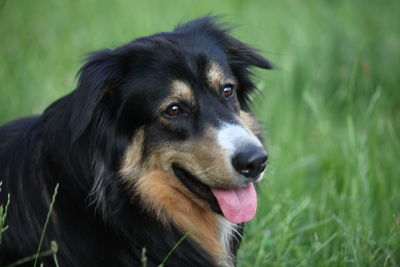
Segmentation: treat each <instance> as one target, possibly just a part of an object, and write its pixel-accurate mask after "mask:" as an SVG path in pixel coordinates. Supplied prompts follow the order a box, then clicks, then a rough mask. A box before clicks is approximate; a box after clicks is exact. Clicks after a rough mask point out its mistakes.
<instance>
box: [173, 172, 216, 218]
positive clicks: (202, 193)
mask: <svg viewBox="0 0 400 267" xmlns="http://www.w3.org/2000/svg"><path fill="white" fill-rule="evenodd" d="M172 169H173V170H174V173H175V176H176V177H178V179H179V181H181V183H182V184H183V185H184V186H186V188H187V189H189V191H190V192H192V193H193V194H194V195H195V196H196V197H198V198H200V199H202V200H204V201H206V202H207V204H208V205H209V206H210V208H211V209H212V210H213V211H214V212H216V213H218V214H221V215H222V211H221V208H220V207H219V205H218V202H217V199H216V198H215V197H214V195H213V193H212V192H211V188H210V187H209V186H208V185H206V184H204V183H202V182H200V180H199V179H197V178H196V177H194V176H193V175H192V174H190V173H189V172H188V171H186V170H185V169H183V168H181V167H179V166H178V165H176V164H173V165H172Z"/></svg>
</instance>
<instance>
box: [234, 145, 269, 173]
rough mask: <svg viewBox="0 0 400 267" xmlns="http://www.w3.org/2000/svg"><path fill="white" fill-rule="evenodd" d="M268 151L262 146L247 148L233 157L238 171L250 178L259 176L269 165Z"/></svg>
mask: <svg viewBox="0 0 400 267" xmlns="http://www.w3.org/2000/svg"><path fill="white" fill-rule="evenodd" d="M267 159H268V155H267V153H266V152H265V151H264V150H263V149H261V148H258V147H256V148H247V149H244V150H242V151H240V152H239V153H237V154H236V155H235V156H234V157H233V158H232V165H233V167H234V168H235V169H236V171H237V172H238V173H240V174H242V175H244V176H246V177H248V178H257V177H258V175H259V174H260V173H262V172H263V171H264V170H265V167H266V166H267Z"/></svg>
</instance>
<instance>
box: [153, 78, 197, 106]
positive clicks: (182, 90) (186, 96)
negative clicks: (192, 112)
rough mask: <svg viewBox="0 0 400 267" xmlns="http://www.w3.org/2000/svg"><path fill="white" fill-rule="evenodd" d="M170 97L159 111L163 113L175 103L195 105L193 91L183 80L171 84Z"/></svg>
mask: <svg viewBox="0 0 400 267" xmlns="http://www.w3.org/2000/svg"><path fill="white" fill-rule="evenodd" d="M169 88H170V95H169V96H168V97H167V98H166V99H165V100H164V101H163V103H162V104H161V105H160V108H159V111H160V112H162V111H163V110H165V109H166V108H168V106H169V105H171V104H172V103H173V102H179V101H185V102H187V103H188V104H190V105H195V98H194V95H193V91H192V89H191V88H190V86H189V84H188V83H186V82H184V81H182V80H174V81H172V82H171V84H170V86H169Z"/></svg>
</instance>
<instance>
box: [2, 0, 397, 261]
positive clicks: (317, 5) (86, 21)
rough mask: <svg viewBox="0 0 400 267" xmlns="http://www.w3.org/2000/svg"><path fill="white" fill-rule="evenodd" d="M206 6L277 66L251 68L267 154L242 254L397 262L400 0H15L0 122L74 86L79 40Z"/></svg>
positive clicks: (108, 41)
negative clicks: (267, 164) (256, 206)
mask: <svg viewBox="0 0 400 267" xmlns="http://www.w3.org/2000/svg"><path fill="white" fill-rule="evenodd" d="M0 2H4V1H0ZM210 12H211V13H213V14H226V15H228V16H227V17H226V18H225V20H226V21H228V22H232V23H234V24H238V25H241V26H240V27H237V28H235V29H234V34H235V36H237V37H238V38H239V39H241V40H244V41H246V42H248V43H250V44H252V45H253V46H255V47H256V48H259V49H261V50H262V51H263V54H264V55H265V56H266V57H268V58H269V59H271V61H273V62H274V63H275V65H276V69H275V70H274V71H269V72H262V71H257V72H256V76H255V78H256V81H257V84H258V86H259V88H260V90H261V93H259V94H257V95H256V97H255V98H254V105H253V107H254V111H255V112H256V114H257V115H258V116H259V117H260V118H261V119H262V121H263V124H264V126H265V129H266V134H265V137H266V140H267V144H268V148H269V151H270V155H271V157H270V158H271V161H270V162H271V165H270V169H269V171H268V173H267V175H266V177H265V178H266V179H264V181H263V182H262V184H261V185H260V189H261V190H260V191H261V193H260V194H259V211H258V215H257V218H256V219H255V220H254V221H252V222H251V223H249V224H248V227H247V231H246V233H245V236H244V242H243V245H242V247H241V250H240V253H239V266H400V1H396V0H393V1H384V0H382V1H361V0H359V1H358V0H353V1H349V0H337V1H328V0H325V1H324V0H314V1H313V0H309V1H299V0H297V1H296V0H276V1H240V0H235V1H211V0H206V1H196V2H195V1H189V0H188V1H166V0H165V1H154V0H150V1H141V2H139V1H94V0H85V1H77V0H70V1H66V0H65V1H63V0H58V1H44V0H35V1H28V0H19V1H17V0H13V1H12V0H9V1H7V2H5V4H4V5H3V7H2V9H1V10H0V80H1V83H0V122H1V123H3V122H6V121H8V120H11V119H15V118H17V117H20V116H23V115H28V114H32V113H40V112H41V111H42V110H43V109H44V108H45V107H46V106H47V105H48V104H50V103H51V102H52V101H53V100H55V99H57V98H58V97H60V96H62V95H64V94H66V93H67V92H69V91H71V90H72V89H74V86H75V82H76V80H75V73H76V71H77V70H78V68H79V66H80V64H81V63H82V58H83V55H84V53H85V52H88V51H92V50H96V49H100V48H104V47H116V46H117V45H119V44H122V43H124V42H127V41H128V40H131V39H134V38H136V37H139V36H143V35H148V34H151V33H154V32H158V31H167V30H170V29H172V27H173V26H174V25H175V24H176V23H177V22H183V21H185V20H188V19H191V18H194V17H196V16H200V15H204V14H207V13H210ZM0 164H1V163H0ZM11 201H12V198H11ZM9 227H12V225H9Z"/></svg>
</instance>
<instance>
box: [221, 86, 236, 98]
mask: <svg viewBox="0 0 400 267" xmlns="http://www.w3.org/2000/svg"><path fill="white" fill-rule="evenodd" d="M233 92H234V88H233V85H232V84H226V85H224V89H223V93H224V97H226V98H227V97H230V96H232V95H233Z"/></svg>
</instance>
